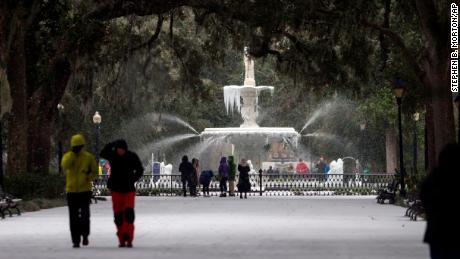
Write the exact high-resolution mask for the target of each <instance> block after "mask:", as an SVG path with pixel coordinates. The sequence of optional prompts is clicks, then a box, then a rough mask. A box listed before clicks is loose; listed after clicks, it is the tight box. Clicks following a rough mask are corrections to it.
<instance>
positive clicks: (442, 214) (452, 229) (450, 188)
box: [420, 144, 460, 258]
mask: <svg viewBox="0 0 460 259" xmlns="http://www.w3.org/2000/svg"><path fill="white" fill-rule="evenodd" d="M459 158H460V145H459V144H448V145H446V146H445V147H444V148H443V149H442V150H441V153H440V155H439V159H438V165H437V167H436V168H435V169H434V170H433V172H431V173H430V174H429V175H428V176H427V178H426V179H425V181H424V182H423V184H422V188H421V192H420V199H421V201H422V205H423V208H424V209H425V215H426V223H427V224H426V231H425V237H424V242H426V243H428V244H430V245H435V246H437V247H438V248H443V249H446V248H447V249H449V250H450V251H457V252H458V234H459V232H460V223H459V222H458V220H457V219H456V217H455V213H454V211H453V210H454V208H455V207H457V204H458V199H457V197H458V182H459V181H460V174H459V172H460V164H459V163H458V159H459ZM455 258H458V253H457V257H455Z"/></svg>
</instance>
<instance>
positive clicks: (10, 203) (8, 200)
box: [0, 193, 22, 218]
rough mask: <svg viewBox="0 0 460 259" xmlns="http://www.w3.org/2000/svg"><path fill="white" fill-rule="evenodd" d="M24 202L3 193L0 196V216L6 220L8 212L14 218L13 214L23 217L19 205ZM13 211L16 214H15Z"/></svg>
mask: <svg viewBox="0 0 460 259" xmlns="http://www.w3.org/2000/svg"><path fill="white" fill-rule="evenodd" d="M21 201H22V199H17V198H15V197H13V196H11V195H9V194H6V193H2V194H1V195H0V216H1V217H2V218H5V214H6V212H8V214H9V215H10V217H12V216H13V214H17V215H18V216H19V215H21V210H20V209H19V208H18V204H19V203H20V202H21ZM13 211H14V212H15V213H13Z"/></svg>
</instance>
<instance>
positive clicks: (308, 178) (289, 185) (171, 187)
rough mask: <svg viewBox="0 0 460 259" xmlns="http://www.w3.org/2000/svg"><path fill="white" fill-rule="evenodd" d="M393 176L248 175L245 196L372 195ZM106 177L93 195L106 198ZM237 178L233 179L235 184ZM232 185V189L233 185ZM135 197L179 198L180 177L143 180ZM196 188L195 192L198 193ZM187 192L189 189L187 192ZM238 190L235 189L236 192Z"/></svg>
mask: <svg viewBox="0 0 460 259" xmlns="http://www.w3.org/2000/svg"><path fill="white" fill-rule="evenodd" d="M394 177H395V175H394V174H383V173H381V174H306V175H299V174H265V173H263V174H259V173H255V174H250V182H251V192H250V193H248V195H252V196H254V195H260V196H262V195H265V196H296V195H300V196H302V195H375V194H377V192H378V190H379V189H383V188H385V187H386V186H388V184H389V183H391V182H392V180H393V179H394ZM107 180H108V177H107V176H99V177H98V178H97V179H96V180H95V181H94V184H93V187H94V192H95V194H96V195H101V196H105V195H109V190H108V189H107ZM237 182H238V175H237V176H236V183H237ZM236 183H235V185H236ZM135 185H136V190H137V195H143V196H178V195H181V194H182V182H181V176H180V174H172V175H158V176H151V175H145V176H143V177H142V178H141V179H140V180H139V181H138V182H137V183H136V184H135ZM201 187H202V186H198V192H199V193H201V191H202V190H201ZM187 189H188V188H187ZM209 190H210V194H211V195H213V196H217V195H219V194H220V190H219V179H218V177H217V176H215V177H213V180H212V182H211V184H210V186H209ZM237 191H238V188H237V187H236V186H235V192H237Z"/></svg>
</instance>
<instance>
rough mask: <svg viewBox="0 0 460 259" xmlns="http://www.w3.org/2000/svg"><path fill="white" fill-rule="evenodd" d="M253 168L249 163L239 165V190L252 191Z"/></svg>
mask: <svg viewBox="0 0 460 259" xmlns="http://www.w3.org/2000/svg"><path fill="white" fill-rule="evenodd" d="M250 170H251V169H250V168H249V166H248V165H244V166H243V165H238V171H239V172H240V175H239V177H238V184H237V187H238V191H239V192H250V191H251V182H250V181H249V171H250Z"/></svg>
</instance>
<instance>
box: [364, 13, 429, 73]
mask: <svg viewBox="0 0 460 259" xmlns="http://www.w3.org/2000/svg"><path fill="white" fill-rule="evenodd" d="M361 23H362V24H363V25H364V26H366V27H369V28H372V29H374V30H377V31H379V32H381V33H383V34H384V35H385V36H387V37H388V38H389V39H391V41H392V42H393V43H394V44H395V45H396V46H398V47H399V48H400V50H401V52H402V54H403V56H404V57H405V58H406V61H407V62H409V64H410V65H411V66H412V69H413V70H414V72H415V74H416V75H417V76H418V77H419V79H420V80H422V79H423V77H424V76H425V71H423V69H422V68H421V67H420V65H419V64H418V63H417V61H416V59H415V57H414V56H413V55H412V53H411V52H410V51H409V49H408V48H407V47H406V44H405V43H404V41H403V39H402V38H401V37H400V36H399V35H398V34H396V33H395V32H393V31H392V30H390V29H388V28H383V27H382V26H380V25H377V24H373V23H370V22H368V21H366V20H362V21H361Z"/></svg>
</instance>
